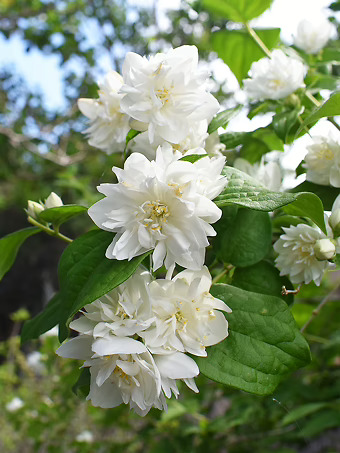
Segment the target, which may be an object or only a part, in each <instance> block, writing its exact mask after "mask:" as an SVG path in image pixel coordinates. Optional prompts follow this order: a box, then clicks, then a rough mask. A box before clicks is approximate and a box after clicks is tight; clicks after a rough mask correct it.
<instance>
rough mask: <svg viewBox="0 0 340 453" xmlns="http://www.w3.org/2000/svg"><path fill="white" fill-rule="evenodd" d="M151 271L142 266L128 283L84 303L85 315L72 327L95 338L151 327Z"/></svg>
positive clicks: (124, 334)
mask: <svg viewBox="0 0 340 453" xmlns="http://www.w3.org/2000/svg"><path fill="white" fill-rule="evenodd" d="M150 280H151V275H150V273H149V272H148V271H146V270H144V269H142V268H139V269H138V270H137V271H136V272H135V273H134V274H133V276H132V277H130V278H129V279H128V280H127V281H126V282H125V283H123V284H122V285H120V286H118V287H117V288H115V289H113V290H112V291H110V292H109V293H108V294H105V295H104V296H103V297H101V298H100V299H98V300H96V301H95V302H92V303H91V304H88V305H86V306H85V307H84V309H85V310H86V311H83V315H82V316H80V318H78V319H76V320H75V321H72V322H71V323H70V327H71V329H73V330H76V331H77V332H80V333H83V334H86V335H93V337H94V338H98V337H104V336H106V335H108V334H110V333H111V334H114V335H118V336H130V335H131V336H132V335H135V334H136V333H138V332H140V331H142V330H145V329H147V328H148V327H149V326H150V325H151V323H152V321H153V318H152V313H151V304H150V300H149V295H148V287H147V284H148V283H149V282H150Z"/></svg>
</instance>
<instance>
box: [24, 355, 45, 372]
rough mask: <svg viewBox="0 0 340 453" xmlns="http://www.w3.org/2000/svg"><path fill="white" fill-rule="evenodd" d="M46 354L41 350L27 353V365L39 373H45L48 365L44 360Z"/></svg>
mask: <svg viewBox="0 0 340 453" xmlns="http://www.w3.org/2000/svg"><path fill="white" fill-rule="evenodd" d="M43 360H44V356H43V354H41V352H39V351H33V352H31V353H30V354H28V355H27V357H26V361H27V365H28V366H29V367H30V368H31V369H32V370H33V371H34V372H35V373H37V374H44V372H45V371H46V366H45V364H44V362H43Z"/></svg>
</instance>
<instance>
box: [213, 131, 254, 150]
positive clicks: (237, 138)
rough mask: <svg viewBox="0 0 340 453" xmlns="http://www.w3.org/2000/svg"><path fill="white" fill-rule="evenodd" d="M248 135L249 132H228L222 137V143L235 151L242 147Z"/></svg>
mask: <svg viewBox="0 0 340 453" xmlns="http://www.w3.org/2000/svg"><path fill="white" fill-rule="evenodd" d="M248 135H249V133H248V132H227V133H225V134H221V135H220V142H221V143H223V144H224V145H225V146H226V149H233V148H236V146H238V145H242V144H243V143H244V142H245V141H246V139H247V137H248Z"/></svg>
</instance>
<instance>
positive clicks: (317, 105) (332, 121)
mask: <svg viewBox="0 0 340 453" xmlns="http://www.w3.org/2000/svg"><path fill="white" fill-rule="evenodd" d="M305 95H306V97H307V98H308V99H309V100H310V101H311V102H313V104H314V105H315V106H316V107H321V105H322V102H320V101H318V100H317V99H316V98H315V97H314V96H313V95H312V93H310V92H309V91H305ZM327 120H328V121H329V122H330V123H332V124H333V126H335V127H336V128H337V129H338V131H340V126H339V124H338V123H337V122H336V121H335V119H334V118H333V117H332V116H329V117H327Z"/></svg>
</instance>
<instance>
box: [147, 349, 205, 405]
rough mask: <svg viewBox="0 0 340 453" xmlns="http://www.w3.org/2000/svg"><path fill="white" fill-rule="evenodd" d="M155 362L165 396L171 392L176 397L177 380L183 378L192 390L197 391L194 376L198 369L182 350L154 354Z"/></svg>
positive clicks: (177, 393) (168, 396)
mask: <svg viewBox="0 0 340 453" xmlns="http://www.w3.org/2000/svg"><path fill="white" fill-rule="evenodd" d="M154 359H155V363H156V365H157V368H158V370H159V372H160V375H161V381H162V390H163V392H164V393H165V396H166V397H167V398H171V393H173V394H174V395H175V396H176V398H177V397H178V395H179V391H178V387H177V383H176V381H177V380H179V379H180V380H183V381H184V382H185V384H186V385H187V386H188V387H189V388H190V389H191V390H193V391H194V392H196V393H198V388H197V386H196V384H195V381H194V379H193V378H194V377H195V376H198V374H199V372H200V370H199V368H198V366H197V364H196V362H195V361H194V360H193V359H192V358H190V357H189V356H187V355H186V354H183V353H182V352H173V353H170V354H166V355H155V356H154Z"/></svg>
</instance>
